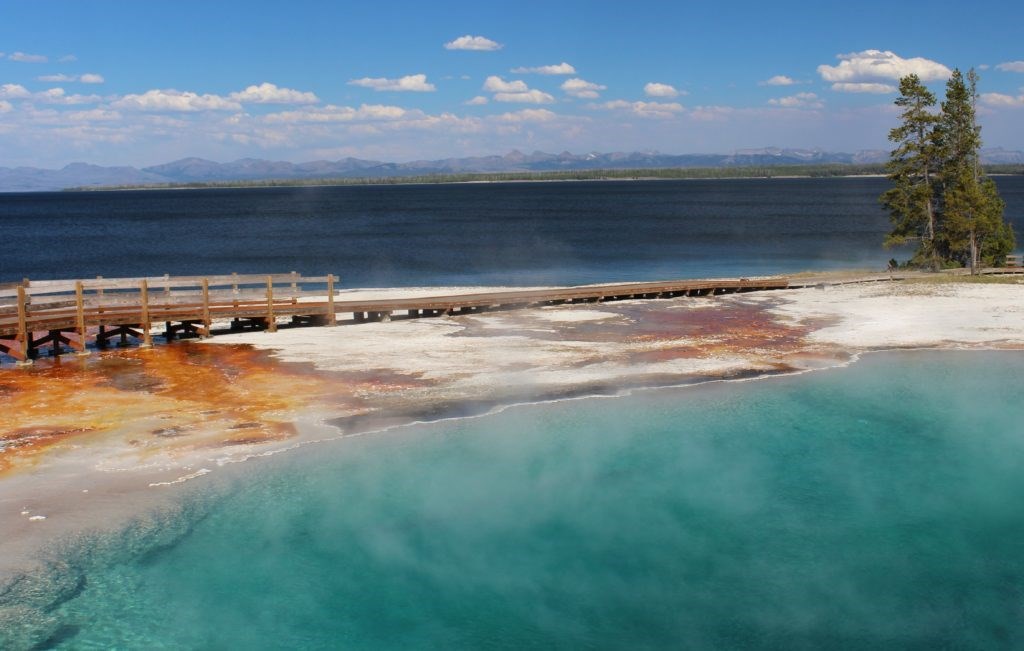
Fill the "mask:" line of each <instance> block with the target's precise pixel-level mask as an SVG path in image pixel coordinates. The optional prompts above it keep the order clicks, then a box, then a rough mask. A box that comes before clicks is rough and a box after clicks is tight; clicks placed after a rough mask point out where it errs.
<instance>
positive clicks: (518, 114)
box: [498, 109, 558, 122]
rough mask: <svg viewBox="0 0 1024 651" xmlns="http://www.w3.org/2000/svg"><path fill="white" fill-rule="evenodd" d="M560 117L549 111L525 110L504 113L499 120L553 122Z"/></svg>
mask: <svg viewBox="0 0 1024 651" xmlns="http://www.w3.org/2000/svg"><path fill="white" fill-rule="evenodd" d="M557 117H558V115H557V114H556V113H553V112H552V111H549V110H547V109H523V110H521V111H513V112H511V113H502V114H501V115H499V116H498V119H499V120H501V121H502V122H551V121H552V120H554V119H555V118H557Z"/></svg>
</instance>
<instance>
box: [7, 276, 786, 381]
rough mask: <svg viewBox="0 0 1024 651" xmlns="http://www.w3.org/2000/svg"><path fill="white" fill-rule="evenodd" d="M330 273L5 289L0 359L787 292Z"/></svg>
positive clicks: (766, 281) (737, 286) (747, 284)
mask: <svg viewBox="0 0 1024 651" xmlns="http://www.w3.org/2000/svg"><path fill="white" fill-rule="evenodd" d="M335 282H336V279H335V277H334V276H333V275H329V276H322V277H303V276H301V275H299V274H297V273H294V272H293V273H289V274H272V275H268V276H263V275H248V276H240V275H237V274H233V275H229V276H208V277H199V276H191V277H175V276H156V277H150V278H116V279H104V278H97V279H89V280H43V281H35V280H25V281H22V282H20V283H8V284H4V285H0V353H6V354H7V355H9V356H11V357H13V358H15V359H16V360H18V361H19V362H22V363H29V362H30V361H31V359H32V358H33V357H35V356H36V355H37V354H38V351H39V349H40V348H42V347H44V346H49V347H51V349H52V350H53V352H54V353H55V354H61V352H63V349H64V347H68V348H70V349H72V350H73V351H75V352H77V353H83V354H84V353H86V347H87V343H88V342H89V341H90V340H94V341H95V343H96V345H97V346H100V347H102V346H105V345H107V344H108V342H109V341H110V340H111V339H114V338H117V339H118V340H119V342H120V343H122V344H124V343H127V341H128V339H129V337H130V338H132V339H135V340H137V341H139V343H140V344H141V345H143V346H149V345H152V330H153V327H154V324H162V325H163V326H164V327H163V336H164V337H165V338H166V339H167V340H172V339H174V338H175V337H176V336H198V337H207V336H210V335H212V334H215V332H214V330H213V324H214V322H218V323H220V322H227V323H229V326H228V329H229V331H230V330H238V329H243V328H258V329H265V330H267V331H270V332H273V331H274V330H276V329H277V326H278V322H279V320H280V319H285V320H287V321H290V322H291V323H293V324H301V325H335V324H336V323H338V315H339V314H341V315H348V314H350V315H352V320H353V321H356V322H360V321H367V320H380V321H388V320H390V319H391V318H392V316H398V315H401V316H405V317H424V316H439V315H450V314H465V313H469V312H477V311H482V310H491V309H509V308H515V307H529V306H535V305H552V304H559V303H573V302H579V303H582V302H600V301H610V300H623V299H635V298H670V297H676V296H707V295H716V294H726V293H736V292H749V291H759V290H766V289H785V288H787V287H788V286H789V283H788V280H787V279H785V278H758V279H746V278H741V279H726V280H677V281H665V282H644V283H618V284H608V285H585V286H578V287H558V288H551V289H539V290H509V291H493V292H486V293H479V294H459V295H450V296H427V297H420V298H391V299H381V300H364V301H340V300H337V290H336V288H335Z"/></svg>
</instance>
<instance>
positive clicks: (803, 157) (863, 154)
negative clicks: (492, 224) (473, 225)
mask: <svg viewBox="0 0 1024 651" xmlns="http://www.w3.org/2000/svg"><path fill="white" fill-rule="evenodd" d="M888 157H889V152H887V151H884V150H861V151H858V152H854V153H844V152H826V151H823V150H820V149H794V148H781V147H765V148H760V149H739V150H736V151H734V152H733V153H731V154H663V153H661V152H657V151H646V152H639V151H637V152H607V153H601V152H588V153H585V154H573V153H571V152H568V151H563V152H561V153H558V154H551V153H546V152H542V151H534V152H532V153H529V154H527V153H524V152H521V151H519V150H512V151H510V152H508V153H506V154H504V155H491V156H469V157H463V158H454V157H453V158H443V159H435V160H426V159H422V160H414V161H409V162H405V163H394V162H384V161H377V160H367V159H359V158H352V157H348V158H342V159H339V160H336V161H330V160H315V161H307V162H303V163H291V162H287V161H273V160H265V159H259V158H241V159H238V160H235V161H230V162H227V163H218V162H216V161H211V160H207V159H204V158H198V157H194V156H193V157H187V158H182V159H179V160H176V161H171V162H168V163H163V164H160V165H151V166H148V167H143V168H141V169H139V168H135V167H130V166H112V167H104V166H100V165H92V164H89V163H77V162H76V163H70V164H68V165H65V166H64V167H63V168H61V169H59V170H51V169H42V168H35V167H13V168H12V167H0V192H33V191H55V190H63V189H67V188H77V187H100V186H125V185H153V184H165V183H204V182H232V181H265V180H271V179H273V180H291V179H295V180H300V179H326V178H348V179H354V178H400V177H404V176H424V175H438V174H464V173H516V172H555V171H577V170H579V171H583V170H602V169H607V170H622V169H663V168H696V167H720V168H730V167H752V166H774V165H815V164H817V165H824V164H840V165H842V164H848V165H855V164H856V165H865V164H877V163H883V162H885V161H886V160H887V159H888ZM982 162H984V163H992V164H1024V152H1020V151H1011V150H1005V149H1002V148H998V147H997V148H991V149H986V150H983V151H982Z"/></svg>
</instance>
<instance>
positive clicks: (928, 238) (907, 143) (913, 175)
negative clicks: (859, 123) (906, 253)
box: [880, 74, 939, 269]
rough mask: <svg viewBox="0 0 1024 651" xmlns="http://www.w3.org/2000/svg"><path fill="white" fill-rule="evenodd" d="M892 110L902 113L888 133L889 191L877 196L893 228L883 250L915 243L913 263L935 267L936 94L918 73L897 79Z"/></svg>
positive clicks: (937, 157) (937, 153) (936, 251)
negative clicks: (917, 242) (891, 144)
mask: <svg viewBox="0 0 1024 651" xmlns="http://www.w3.org/2000/svg"><path fill="white" fill-rule="evenodd" d="M896 106H899V107H900V108H902V109H903V112H902V113H901V114H900V124H899V126H897V127H896V128H894V129H892V130H891V131H890V132H889V140H890V141H892V142H894V143H896V149H894V150H893V151H892V154H891V157H890V159H889V163H888V164H887V165H886V169H887V171H888V172H889V179H890V180H891V181H892V182H893V185H894V187H893V188H892V189H890V190H888V191H887V192H885V193H884V194H882V196H881V197H880V201H881V202H882V204H883V205H885V207H886V208H888V209H889V212H890V216H891V220H892V224H893V229H892V231H891V232H890V233H889V235H888V237H887V238H886V240H885V245H886V246H898V245H901V244H905V243H906V242H907V241H908V240H911V239H919V240H920V245H919V246H918V249H917V252H916V253H915V255H914V259H913V260H912V261H911V262H912V263H913V264H918V265H928V266H931V267H932V268H933V269H937V268H938V266H939V257H938V250H937V249H936V239H935V237H936V232H937V224H936V205H935V203H936V202H935V198H936V189H937V187H936V185H935V180H936V177H937V174H938V171H939V147H938V143H937V142H936V129H935V127H936V124H937V123H938V116H936V115H935V114H934V113H933V112H932V110H931V109H932V107H934V106H935V95H933V94H932V93H931V91H929V90H928V89H927V88H925V86H924V84H922V83H921V80H920V78H918V76H917V75H914V74H912V75H908V76H906V77H903V78H902V79H900V96H899V97H898V98H897V99H896Z"/></svg>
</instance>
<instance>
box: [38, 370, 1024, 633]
mask: <svg viewBox="0 0 1024 651" xmlns="http://www.w3.org/2000/svg"><path fill="white" fill-rule="evenodd" d="M1022 362H1024V358H1022V354H1020V353H1014V352H1000V353H978V352H971V353H956V352H944V353H900V354H878V355H872V356H869V357H867V358H866V359H864V360H862V361H860V362H858V363H856V364H854V365H853V366H852V367H850V368H847V369H840V370H833V371H821V372H815V373H811V374H805V375H802V376H796V377H788V378H775V379H770V380H762V381H756V382H742V383H724V384H721V383H720V384H711V385H703V386H700V387H691V388H685V389H673V390H658V391H650V392H641V393H638V394H635V395H633V396H630V397H625V398H614V399H589V400H576V401H569V402H561V403H553V404H548V405H539V406H525V407H516V408H511V409H508V410H506V411H504V412H502V413H500V414H498V415H492V416H488V417H483V418H477V419H468V420H461V421H452V422H446V423H438V424H433V425H421V426H415V427H411V428H407V429H405V430H401V431H396V432H391V433H386V434H381V435H377V436H372V437H363V438H360V439H347V440H343V441H340V442H336V443H332V444H323V445H319V446H314V447H313V448H306V449H305V451H304V452H298V453H295V454H291V455H281V456H278V457H275V458H274V459H273V460H270V461H267V462H261V463H259V464H256V463H252V464H247V468H245V469H244V470H245V471H246V473H250V472H251V474H249V475H248V476H240V477H236V478H235V479H233V480H231V482H229V483H228V485H226V486H223V487H221V489H219V492H218V493H216V494H207V496H206V498H205V499H200V498H196V500H195V501H194V502H193V503H191V505H190V506H189V507H187V508H185V509H183V511H182V512H181V513H180V514H175V515H172V516H167V518H165V519H164V520H161V521H160V522H158V523H157V522H154V523H150V524H141V525H140V526H139V527H136V528H135V529H133V530H132V531H131V532H129V533H126V534H121V535H117V536H112V537H110V538H109V539H104V540H99V541H92V542H90V543H89V544H88V545H82V546H81V547H80V548H78V549H77V551H73V552H72V553H71V554H70V555H69V558H70V559H71V563H72V567H71V568H69V569H67V570H62V571H61V572H60V576H61V580H62V581H63V582H64V583H65V584H66V585H69V586H70V587H67V588H65V591H64V596H63V598H64V600H63V601H58V602H57V603H55V604H51V605H49V606H45V605H44V606H40V608H39V612H38V613H37V614H36V616H35V617H34V618H28V619H30V620H31V621H33V622H35V623H36V624H38V625H39V626H41V627H43V628H45V630H40V631H36V632H35V633H33V635H36V636H40V637H36V638H33V639H34V640H35V641H39V640H40V638H41V639H42V640H47V638H48V640H47V641H46V642H45V643H44V644H43V645H42V646H43V647H45V648H57V649H89V648H148V649H159V648H246V649H260V648H296V649H300V648H301V649H327V648H331V649H334V648H355V649H408V648H445V649H451V648H466V649H486V648H516V649H519V648H538V649H540V648H543V649H551V648H616V649H664V648H688V649H727V648H779V649H826V648H845V649H880V648H899V649H936V648H1014V647H1020V646H1021V645H1024V618H1022V617H1021V613H1022V608H1024V543H1022V541H1024V509H1022V508H1021V507H1020V499H1019V497H1020V496H1021V495H1022V494H1024V399H1022V398H1024V389H1022V388H1021V387H1022V385H1021V382H1020V380H1021V376H1020V369H1021V368H1022Z"/></svg>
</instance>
